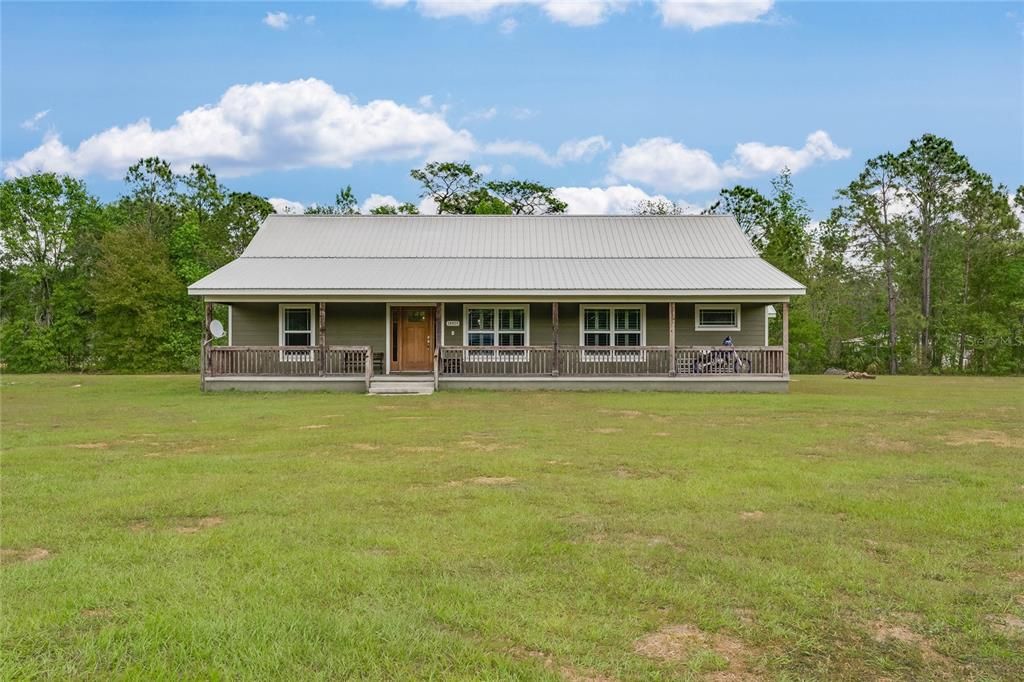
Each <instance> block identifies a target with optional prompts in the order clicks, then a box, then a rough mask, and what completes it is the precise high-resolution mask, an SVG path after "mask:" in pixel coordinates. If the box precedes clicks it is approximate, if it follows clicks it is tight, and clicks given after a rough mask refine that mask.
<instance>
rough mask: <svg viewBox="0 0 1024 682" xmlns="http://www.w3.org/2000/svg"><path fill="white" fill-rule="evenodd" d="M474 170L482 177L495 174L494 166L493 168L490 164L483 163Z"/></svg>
mask: <svg viewBox="0 0 1024 682" xmlns="http://www.w3.org/2000/svg"><path fill="white" fill-rule="evenodd" d="M474 170H475V171H476V172H477V173H479V174H480V175H490V174H491V173H493V172H494V166H492V165H491V164H489V163H481V164H480V165H478V166H476V167H475V168H474Z"/></svg>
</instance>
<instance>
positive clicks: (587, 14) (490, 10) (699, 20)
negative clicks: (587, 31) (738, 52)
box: [374, 0, 774, 32]
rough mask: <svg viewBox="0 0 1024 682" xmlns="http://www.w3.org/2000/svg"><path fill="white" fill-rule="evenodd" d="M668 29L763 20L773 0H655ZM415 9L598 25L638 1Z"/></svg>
mask: <svg viewBox="0 0 1024 682" xmlns="http://www.w3.org/2000/svg"><path fill="white" fill-rule="evenodd" d="M652 1H653V4H655V5H656V6H657V8H658V12H659V13H660V14H661V18H662V23H663V24H664V25H665V26H688V27H689V28H691V29H693V30H695V31H696V30H700V29H703V28H710V27H712V26H721V25H724V24H733V23H747V22H751V21H758V20H760V19H761V18H762V17H763V16H764V15H765V14H767V13H768V12H769V11H771V9H772V6H773V5H774V0H652ZM374 4H376V5H378V6H380V7H385V8H394V7H402V6H404V5H406V4H408V0H375V2H374ZM415 4H416V9H417V10H418V11H419V12H420V14H422V15H423V16H425V17H430V18H432V19H445V18H448V17H465V18H467V19H471V20H473V21H486V20H487V19H489V18H491V16H493V15H494V14H495V13H496V12H499V11H504V12H508V11H511V10H513V9H516V8H519V7H523V6H533V7H538V8H540V10H541V11H543V12H544V14H546V15H547V17H548V18H549V19H551V20H552V21H555V22H558V23H561V24H567V25H569V26H595V25H597V24H600V23H603V22H604V21H606V20H607V19H608V17H609V16H611V15H612V14H616V13H618V12H623V11H625V10H626V8H627V7H629V6H630V5H637V4H640V3H638V2H635V0H417V2H416V3H415ZM509 21H511V22H515V19H511V18H506V19H504V20H502V26H503V27H504V26H510V27H511V28H509V29H508V31H503V32H509V31H512V30H514V29H515V26H516V25H517V24H515V23H512V24H507V22H509Z"/></svg>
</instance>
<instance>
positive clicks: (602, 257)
mask: <svg viewBox="0 0 1024 682" xmlns="http://www.w3.org/2000/svg"><path fill="white" fill-rule="evenodd" d="M235 260H628V261H634V260H764V259H763V258H761V257H760V256H758V255H757V254H754V255H753V256H246V255H241V256H239V257H238V258H236V259H235ZM765 262H766V263H767V262H768V261H765ZM769 265H771V263H769ZM776 269H777V268H776ZM783 274H785V273H783Z"/></svg>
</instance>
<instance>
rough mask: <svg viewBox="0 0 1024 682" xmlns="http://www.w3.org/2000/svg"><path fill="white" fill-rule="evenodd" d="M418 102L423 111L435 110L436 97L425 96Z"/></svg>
mask: <svg viewBox="0 0 1024 682" xmlns="http://www.w3.org/2000/svg"><path fill="white" fill-rule="evenodd" d="M416 101H417V102H419V104H420V107H421V108H423V109H433V108H434V96H433V95H423V96H422V97H420V98H419V99H418V100H416Z"/></svg>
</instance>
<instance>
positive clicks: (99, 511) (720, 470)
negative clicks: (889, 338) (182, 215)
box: [0, 375, 1024, 681]
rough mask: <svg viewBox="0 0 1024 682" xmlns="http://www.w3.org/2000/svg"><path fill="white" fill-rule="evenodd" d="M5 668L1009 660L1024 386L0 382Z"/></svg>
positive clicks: (928, 674)
mask: <svg viewBox="0 0 1024 682" xmlns="http://www.w3.org/2000/svg"><path fill="white" fill-rule="evenodd" d="M2 401H3V402H2V408H3V416H2V418H3V460H2V504H3V506H2V538H0V542H2V547H3V548H4V550H3V567H2V569H0V572H2V591H0V598H2V630H0V637H2V640H0V673H2V677H3V678H5V679H24V678H31V677H45V678H62V679H64V678H111V677H115V678H135V679H139V678H145V679H171V678H173V679H182V678H230V679H240V678H244V679H256V678H260V679H266V678H286V679H296V680H297V679H313V678H325V679H347V678H368V679H382V678H383V679H411V678H417V679H419V678H428V677H432V678H435V679H438V678H442V679H560V678H561V679H568V680H588V679H591V680H605V679H609V680H634V679H680V678H682V679H686V678H691V677H692V678H693V679H715V680H723V681H724V680H755V679H851V680H861V679H878V678H888V679H913V680H926V679H947V678H948V679H962V678H974V679H978V680H990V679H992V680H995V679H1004V680H1012V679H1017V680H1019V679H1021V678H1022V677H1024V381H1022V380H1020V379H974V378H880V379H878V380H877V381H873V382H871V381H864V382H855V381H848V380H844V379H841V378H834V377H797V378H795V380H794V382H793V384H792V392H791V393H790V394H789V395H670V394H654V393H652V394H629V393H604V394H585V393H577V394H560V393H528V394H522V393H518V394H517V393H486V392H479V393H477V392H473V393H456V392H449V393H439V394H437V395H434V396H431V397H407V396H397V397H370V396H363V395H331V394H274V395H258V394H208V395H202V394H200V393H199V392H198V380H197V379H196V378H195V377H178V376H170V377H115V376H11V375H8V376H6V377H4V379H3V388H2Z"/></svg>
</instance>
